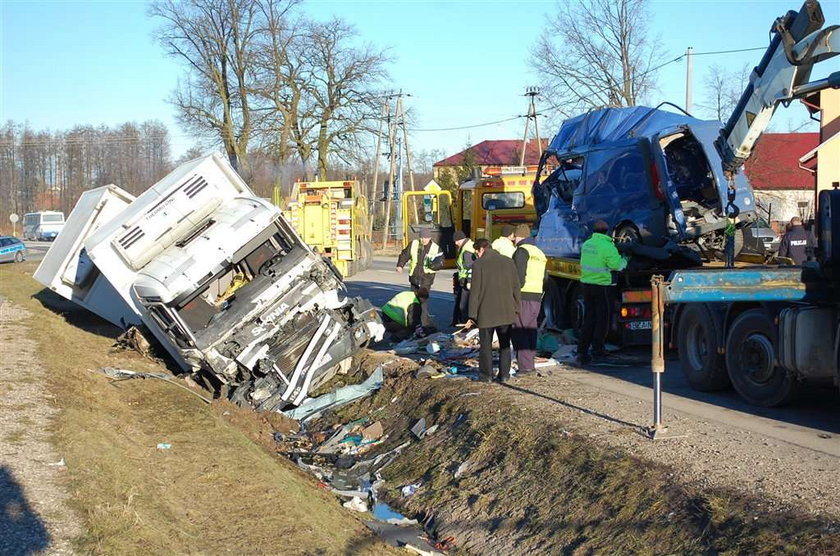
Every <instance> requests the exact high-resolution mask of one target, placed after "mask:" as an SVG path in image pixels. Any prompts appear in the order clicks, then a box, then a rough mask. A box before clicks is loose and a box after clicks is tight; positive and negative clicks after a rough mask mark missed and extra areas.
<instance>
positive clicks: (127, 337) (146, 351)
mask: <svg viewBox="0 0 840 556" xmlns="http://www.w3.org/2000/svg"><path fill="white" fill-rule="evenodd" d="M142 328H143V329H144V330H141V327H139V326H130V327H129V328H128V330H126V331H125V332H123V333H122V334H120V335H119V336H117V341H116V343H115V344H114V346H115V347H119V348H122V349H131V350H134V351H136V352H138V353H139V354H140V355H142V356H143V357H145V358H146V359H152V360H154V359H155V357H154V355H153V350H152V343H151V342H150V341H149V340H148V338H147V335H149V334H150V332H149V331H148V329H146V327H142Z"/></svg>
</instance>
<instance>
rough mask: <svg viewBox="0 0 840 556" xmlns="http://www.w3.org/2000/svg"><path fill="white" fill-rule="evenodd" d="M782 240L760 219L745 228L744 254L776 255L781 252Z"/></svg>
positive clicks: (742, 250)
mask: <svg viewBox="0 0 840 556" xmlns="http://www.w3.org/2000/svg"><path fill="white" fill-rule="evenodd" d="M781 242H782V238H781V237H780V236H779V235H778V234H777V233H776V232H775V231H774V230H773V228H771V227H770V225H769V224H767V222H766V221H765V220H764V219H763V218H759V219H758V220H756V221H755V222H753V223H752V224H749V225H747V226H745V227H744V247H743V248H742V249H741V252H742V253H755V254H757V255H775V254H776V253H778V252H779V244H780V243H781Z"/></svg>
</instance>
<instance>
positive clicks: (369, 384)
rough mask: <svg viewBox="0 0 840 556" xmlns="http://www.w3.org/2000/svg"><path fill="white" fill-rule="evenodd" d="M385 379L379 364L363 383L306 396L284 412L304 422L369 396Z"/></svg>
mask: <svg viewBox="0 0 840 556" xmlns="http://www.w3.org/2000/svg"><path fill="white" fill-rule="evenodd" d="M383 380H384V376H383V374H382V367H381V366H379V367H377V369H376V370H375V371H374V372H373V374H371V375H370V377H368V379H367V380H365V381H364V382H363V383H361V384H353V385H350V386H345V387H343V388H339V389H338V390H333V391H332V392H330V393H328V394H324V395H323V396H318V397H317V398H306V399H305V400H303V402H302V403H301V404H300V405H299V406H298V407H296V408H295V409H291V410H289V411H283V412H282V413H283V415H285V416H287V417H290V418H292V419H297V420H299V421H301V422H303V421H306V420H307V419H311V418H313V417H315V416H317V415H320V414H321V412H323V411H324V410H326V409H334V408H336V407H340V406H342V405H344V404H347V403H350V402H352V401H354V400H358V399H359V398H362V397H364V396H367V395H368V394H370V393H372V392H374V391H376V390H378V389H379V388H381V387H382V381H383Z"/></svg>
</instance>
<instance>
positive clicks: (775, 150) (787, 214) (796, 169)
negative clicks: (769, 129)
mask: <svg viewBox="0 0 840 556" xmlns="http://www.w3.org/2000/svg"><path fill="white" fill-rule="evenodd" d="M819 143H820V134H819V133H765V134H764V135H762V136H761V137H760V138H759V139H758V142H757V143H756V145H755V148H754V149H753V155H752V156H751V157H750V159H749V160H747V162H746V164H744V173H745V174H746V176H747V179H748V180H749V181H750V185H751V186H752V188H753V191H754V192H755V198H756V202H757V203H758V204H759V207H761V208H763V209H764V210H765V211H766V210H768V209H769V210H770V218H769V219H768V220H771V221H778V222H781V223H786V222H788V221H789V220H790V219H791V218H793V217H794V216H799V217H801V218H802V219H803V220H809V219H811V218H814V217H815V214H814V201H815V198H816V197H815V187H816V183H815V181H814V175H813V174H812V173H811V172H810V171H809V170H807V169H806V168H803V167H802V166H801V165H800V162H799V159H800V158H802V157H803V156H804V155H806V154H808V153H809V152H810V151H812V150H814V149H815V148H816V147H817V146H818V145H819ZM761 212H762V217H764V218H765V219H767V213H766V212H764V211H761Z"/></svg>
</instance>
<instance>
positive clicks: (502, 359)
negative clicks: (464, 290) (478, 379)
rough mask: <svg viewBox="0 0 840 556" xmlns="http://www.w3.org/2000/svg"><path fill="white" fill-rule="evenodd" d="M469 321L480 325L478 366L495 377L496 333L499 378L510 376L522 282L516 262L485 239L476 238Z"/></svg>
mask: <svg viewBox="0 0 840 556" xmlns="http://www.w3.org/2000/svg"><path fill="white" fill-rule="evenodd" d="M475 255H476V257H477V258H476V261H475V262H474V263H473V271H472V287H471V289H470V306H469V317H470V322H469V323H468V324H472V323H475V325H477V326H478V338H479V341H480V342H481V348H480V350H479V357H478V361H479V369H480V371H481V375H482V378H483V379H484V380H486V381H488V382H492V381H493V351H492V350H493V334H494V333H495V334H496V336H497V337H498V339H499V382H503V383H504V382H507V381H508V380H510V333H511V326H512V324H513V322H514V321H515V320H516V315H517V314H518V313H519V303H520V285H519V274H518V273H517V271H516V265H514V264H513V260H512V259H510V258H509V257H505V256H504V255H501V254H499V253H497V252H496V251H495V250H493V249H492V248H491V247H490V242H489V241H487V240H486V239H484V238H482V239H478V240H476V242H475Z"/></svg>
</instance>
